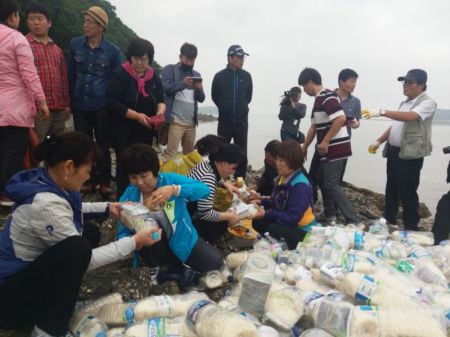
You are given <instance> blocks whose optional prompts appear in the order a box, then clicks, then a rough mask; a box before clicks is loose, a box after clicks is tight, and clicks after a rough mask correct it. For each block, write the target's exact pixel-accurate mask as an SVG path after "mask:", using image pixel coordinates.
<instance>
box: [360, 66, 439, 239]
mask: <svg viewBox="0 0 450 337" xmlns="http://www.w3.org/2000/svg"><path fill="white" fill-rule="evenodd" d="M398 80H399V81H401V82H403V94H404V95H405V96H406V98H407V99H406V101H403V102H402V103H400V107H399V109H398V110H397V111H392V110H383V109H380V110H368V109H365V110H363V111H362V115H363V116H364V117H365V118H372V117H379V116H384V117H387V118H390V119H392V120H393V123H392V125H391V127H389V128H388V129H387V130H386V131H385V132H384V133H383V134H382V135H381V136H380V137H379V138H378V139H377V140H376V142H375V143H374V144H372V145H370V146H369V152H370V153H375V152H376V150H377V149H378V147H379V146H380V145H381V144H382V143H384V142H386V141H387V143H386V145H385V148H384V150H383V156H384V157H386V158H387V181H386V195H385V210H384V215H383V216H384V218H386V220H387V221H388V222H390V223H392V224H395V223H396V222H397V214H398V208H399V204H400V201H401V203H402V206H403V226H404V228H405V230H417V229H418V227H417V225H418V224H419V220H420V217H419V196H418V195H417V188H418V187H419V181H420V171H421V169H422V165H423V158H424V157H425V156H429V155H430V154H431V148H432V145H431V123H432V121H433V117H434V113H435V112H436V108H437V105H436V102H435V101H434V100H433V99H432V98H431V97H430V96H428V94H427V93H426V90H427V73H426V72H425V71H424V70H422V69H411V70H410V71H408V73H407V74H406V75H405V76H400V77H399V78H398Z"/></svg>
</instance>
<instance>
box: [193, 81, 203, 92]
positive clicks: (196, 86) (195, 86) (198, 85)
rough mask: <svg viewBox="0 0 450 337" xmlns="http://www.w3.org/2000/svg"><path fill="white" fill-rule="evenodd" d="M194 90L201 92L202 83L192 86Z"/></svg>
mask: <svg viewBox="0 0 450 337" xmlns="http://www.w3.org/2000/svg"><path fill="white" fill-rule="evenodd" d="M194 88H195V90H199V91H200V90H203V83H202V82H197V83H195V84H194Z"/></svg>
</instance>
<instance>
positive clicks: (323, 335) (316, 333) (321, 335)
mask: <svg viewBox="0 0 450 337" xmlns="http://www.w3.org/2000/svg"><path fill="white" fill-rule="evenodd" d="M300 337H333V335H330V334H329V333H328V332H326V331H324V330H321V329H316V328H313V329H309V330H306V331H305V332H303V333H302V334H301V335H300Z"/></svg>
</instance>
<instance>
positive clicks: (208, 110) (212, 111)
mask: <svg viewBox="0 0 450 337" xmlns="http://www.w3.org/2000/svg"><path fill="white" fill-rule="evenodd" d="M198 112H199V113H201V114H203V115H212V116H219V111H218V110H217V108H216V107H215V106H199V107H198Z"/></svg>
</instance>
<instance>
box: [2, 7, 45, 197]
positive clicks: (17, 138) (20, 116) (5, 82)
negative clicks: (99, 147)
mask: <svg viewBox="0 0 450 337" xmlns="http://www.w3.org/2000/svg"><path fill="white" fill-rule="evenodd" d="M19 22H20V18H19V13H18V5H17V2H16V0H0V205H4V206H10V205H12V203H11V201H10V200H8V199H7V198H6V197H5V196H4V195H3V189H4V186H5V183H6V182H7V181H8V180H9V178H11V177H12V176H13V175H14V174H16V173H17V172H19V171H20V170H22V169H23V159H24V156H25V152H26V149H27V146H28V133H29V128H32V127H34V117H35V115H36V106H38V109H39V111H40V118H42V119H45V118H47V117H48V116H49V110H48V107H47V103H46V100H45V95H44V92H43V91H42V87H41V82H40V80H39V77H38V74H37V71H36V67H35V65H34V59H33V53H32V51H31V48H30V45H29V44H28V41H27V39H26V38H25V37H24V36H23V35H22V34H21V33H20V32H19V31H17V28H18V27H19Z"/></svg>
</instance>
